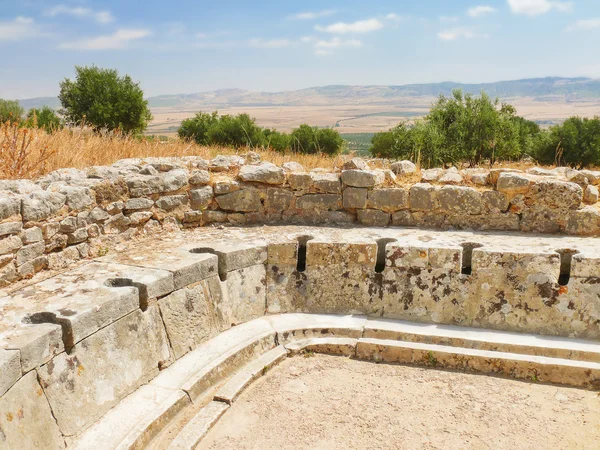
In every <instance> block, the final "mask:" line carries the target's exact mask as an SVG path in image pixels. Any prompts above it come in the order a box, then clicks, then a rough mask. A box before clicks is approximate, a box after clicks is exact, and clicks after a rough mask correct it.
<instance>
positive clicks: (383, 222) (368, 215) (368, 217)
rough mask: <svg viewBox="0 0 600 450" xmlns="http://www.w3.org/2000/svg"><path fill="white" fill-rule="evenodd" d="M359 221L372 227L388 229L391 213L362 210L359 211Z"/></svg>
mask: <svg viewBox="0 0 600 450" xmlns="http://www.w3.org/2000/svg"><path fill="white" fill-rule="evenodd" d="M357 216H358V221H359V222H360V223H361V224H362V225H367V226H370V227H387V226H388V225H389V223H390V220H391V216H390V214H389V213H386V212H384V211H379V210H378V209H360V210H358V211H357Z"/></svg>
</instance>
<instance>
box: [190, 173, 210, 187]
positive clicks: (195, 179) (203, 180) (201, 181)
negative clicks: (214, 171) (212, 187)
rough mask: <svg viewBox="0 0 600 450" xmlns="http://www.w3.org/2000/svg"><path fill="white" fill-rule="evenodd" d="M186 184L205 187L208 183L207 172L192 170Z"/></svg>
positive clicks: (208, 175) (208, 176)
mask: <svg viewBox="0 0 600 450" xmlns="http://www.w3.org/2000/svg"><path fill="white" fill-rule="evenodd" d="M188 182H189V183H190V184H191V185H195V186H205V185H207V184H209V183H210V173H209V172H208V170H194V171H193V172H192V173H191V175H190V179H189V180H188Z"/></svg>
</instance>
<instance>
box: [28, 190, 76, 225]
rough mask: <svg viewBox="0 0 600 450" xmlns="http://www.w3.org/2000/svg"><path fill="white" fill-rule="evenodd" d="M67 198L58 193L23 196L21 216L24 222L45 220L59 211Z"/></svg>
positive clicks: (41, 192) (33, 193) (38, 192)
mask: <svg viewBox="0 0 600 450" xmlns="http://www.w3.org/2000/svg"><path fill="white" fill-rule="evenodd" d="M66 200H67V198H66V197H65V196H64V195H63V194H60V193H58V192H46V191H36V192H32V193H31V194H29V195H27V196H24V197H23V201H22V204H21V214H22V216H23V220H24V221H30V220H31V221H39V220H44V219H47V218H49V217H51V216H53V215H55V214H56V213H58V211H60V209H61V208H62V207H63V206H64V205H65V202H66Z"/></svg>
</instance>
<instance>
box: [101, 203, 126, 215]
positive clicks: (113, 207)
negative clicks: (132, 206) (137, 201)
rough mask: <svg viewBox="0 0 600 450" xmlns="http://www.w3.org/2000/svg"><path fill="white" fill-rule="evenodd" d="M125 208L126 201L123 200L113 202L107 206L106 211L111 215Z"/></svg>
mask: <svg viewBox="0 0 600 450" xmlns="http://www.w3.org/2000/svg"><path fill="white" fill-rule="evenodd" d="M124 209H125V203H123V202H112V203H109V204H108V205H107V206H106V212H107V213H109V214H110V215H111V216H114V215H116V214H119V213H120V212H121V211H123V210H124Z"/></svg>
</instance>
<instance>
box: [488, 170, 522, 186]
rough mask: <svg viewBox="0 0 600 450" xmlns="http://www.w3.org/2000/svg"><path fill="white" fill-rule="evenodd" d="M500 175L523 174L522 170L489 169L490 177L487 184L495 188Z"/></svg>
mask: <svg viewBox="0 0 600 450" xmlns="http://www.w3.org/2000/svg"><path fill="white" fill-rule="evenodd" d="M502 173H523V171H522V170H519V169H507V168H502V169H491V170H490V176H489V179H488V181H489V183H490V184H491V185H492V186H496V184H497V183H498V178H500V174H502Z"/></svg>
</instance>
